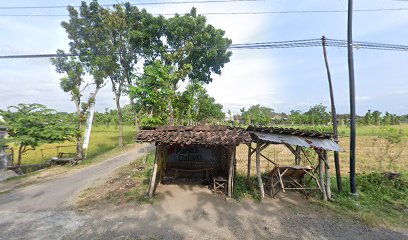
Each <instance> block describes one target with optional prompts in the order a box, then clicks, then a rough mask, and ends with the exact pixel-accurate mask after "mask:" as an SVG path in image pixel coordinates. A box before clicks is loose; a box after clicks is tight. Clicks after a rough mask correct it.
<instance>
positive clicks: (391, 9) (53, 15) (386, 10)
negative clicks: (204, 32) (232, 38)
mask: <svg viewBox="0 0 408 240" xmlns="http://www.w3.org/2000/svg"><path fill="white" fill-rule="evenodd" d="M390 11H394V12H397V11H408V8H376V9H356V10H354V12H361V13H364V12H390ZM314 13H317V14H319V13H347V10H299V11H253V12H204V13H199V14H200V15H260V14H314ZM175 14H176V13H153V14H152V15H155V16H158V15H162V16H173V15H175ZM68 16H69V15H68V14H0V17H68Z"/></svg>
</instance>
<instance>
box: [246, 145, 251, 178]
mask: <svg viewBox="0 0 408 240" xmlns="http://www.w3.org/2000/svg"><path fill="white" fill-rule="evenodd" d="M251 156H252V149H251V143H249V144H248V172H247V180H248V181H249V179H250V178H251Z"/></svg>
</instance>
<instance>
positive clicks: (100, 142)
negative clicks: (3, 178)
mask: <svg viewBox="0 0 408 240" xmlns="http://www.w3.org/2000/svg"><path fill="white" fill-rule="evenodd" d="M123 134H124V143H125V144H129V143H133V142H134V139H135V135H136V130H135V128H134V127H133V126H124V127H123ZM118 135H119V130H118V129H117V128H116V127H114V126H110V127H106V126H93V127H92V132H91V139H90V142H89V148H88V152H87V158H88V159H92V158H95V157H96V156H98V155H100V154H102V153H105V152H108V151H110V150H112V149H114V148H116V147H117V146H118V143H119V140H118ZM15 149H17V148H15ZM58 150H59V151H60V152H64V153H75V152H76V150H75V142H68V141H67V142H63V143H53V144H43V145H41V146H39V147H37V148H36V149H35V150H34V151H28V152H26V153H25V154H24V155H23V159H22V162H21V164H39V163H44V162H46V161H48V160H49V159H51V158H52V157H56V156H57V154H58ZM14 155H15V156H14V159H17V152H16V151H15V152H14Z"/></svg>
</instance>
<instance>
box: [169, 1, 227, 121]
mask: <svg viewBox="0 0 408 240" xmlns="http://www.w3.org/2000/svg"><path fill="white" fill-rule="evenodd" d="M224 35H225V32H224V31H223V30H221V29H217V28H215V27H213V26H212V25H210V24H207V19H206V17H205V16H202V15H197V11H196V9H195V8H192V9H191V11H190V13H188V14H185V15H183V16H181V15H178V14H176V15H175V16H174V17H172V18H170V19H168V21H167V22H166V28H165V42H166V45H167V48H169V49H172V51H169V52H166V51H163V52H161V58H162V59H163V61H164V62H165V64H166V65H170V66H173V67H174V72H175V74H176V76H177V77H176V78H174V80H173V82H172V83H171V87H172V89H173V90H174V91H176V90H177V89H178V87H179V85H178V84H179V83H180V81H184V80H185V79H186V78H189V79H190V81H191V82H200V83H209V82H211V81H212V77H211V74H212V73H215V74H221V69H222V68H223V67H224V64H225V63H228V62H229V59H230V56H231V54H232V53H231V52H230V51H227V48H228V47H229V45H230V44H231V40H230V39H228V38H226V37H224ZM173 100H174V99H173V98H170V99H169V100H168V110H169V119H170V120H169V123H170V124H171V125H173V124H174V111H173V104H174V103H173Z"/></svg>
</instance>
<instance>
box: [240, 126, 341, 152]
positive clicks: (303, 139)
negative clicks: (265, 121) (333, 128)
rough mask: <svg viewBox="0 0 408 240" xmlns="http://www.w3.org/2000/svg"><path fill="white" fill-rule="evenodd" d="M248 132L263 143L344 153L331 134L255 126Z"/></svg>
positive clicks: (249, 128)
mask: <svg viewBox="0 0 408 240" xmlns="http://www.w3.org/2000/svg"><path fill="white" fill-rule="evenodd" d="M247 131H248V132H249V133H250V134H251V137H252V139H254V140H260V141H263V142H269V143H275V144H289V145H294V146H301V147H308V148H314V149H324V150H330V151H343V149H342V148H341V147H340V146H339V145H338V144H337V143H336V142H335V141H334V140H333V136H332V134H330V133H321V132H315V131H304V130H300V129H291V128H276V127H271V128H267V127H253V126H249V127H248V128H247Z"/></svg>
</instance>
